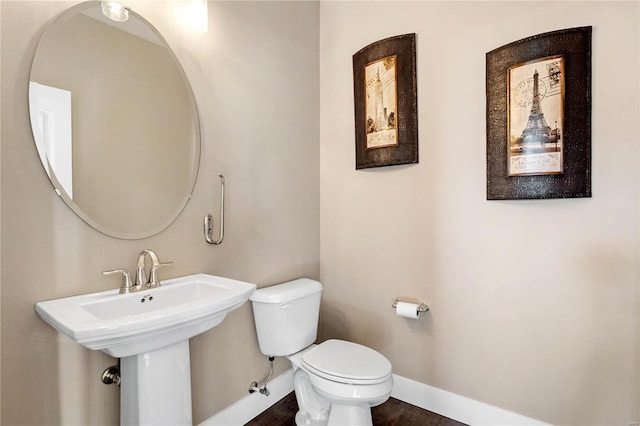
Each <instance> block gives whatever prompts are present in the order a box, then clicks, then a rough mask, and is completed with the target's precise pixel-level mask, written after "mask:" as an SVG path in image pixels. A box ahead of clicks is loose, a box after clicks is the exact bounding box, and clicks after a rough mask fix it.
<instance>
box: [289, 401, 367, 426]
mask: <svg viewBox="0 0 640 426" xmlns="http://www.w3.org/2000/svg"><path fill="white" fill-rule="evenodd" d="M325 425H326V426H345V425H349V426H372V425H373V419H372V418H371V406H370V405H369V404H362V405H340V404H335V403H334V404H331V409H330V411H329V418H328V419H327V418H326V417H325V418H315V419H314V418H312V417H311V416H310V415H309V413H305V412H302V411H298V412H297V413H296V426H325Z"/></svg>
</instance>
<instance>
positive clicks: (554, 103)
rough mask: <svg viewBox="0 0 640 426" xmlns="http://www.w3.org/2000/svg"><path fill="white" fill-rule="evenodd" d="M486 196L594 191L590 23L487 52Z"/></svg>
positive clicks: (542, 195)
mask: <svg viewBox="0 0 640 426" xmlns="http://www.w3.org/2000/svg"><path fill="white" fill-rule="evenodd" d="M486 90H487V199H488V200H513V199H540V198H578V197H590V196H591V27H581V28H572V29H566V30H560V31H554V32H550V33H544V34H540V35H536V36H533V37H529V38H526V39H523V40H519V41H516V42H514V43H511V44H508V45H505V46H502V47H500V48H498V49H495V50H493V51H491V52H489V53H487V88H486Z"/></svg>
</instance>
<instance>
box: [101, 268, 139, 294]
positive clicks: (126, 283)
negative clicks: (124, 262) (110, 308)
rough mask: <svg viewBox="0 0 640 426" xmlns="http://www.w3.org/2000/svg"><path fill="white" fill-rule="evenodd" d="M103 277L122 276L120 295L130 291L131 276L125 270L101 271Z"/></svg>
mask: <svg viewBox="0 0 640 426" xmlns="http://www.w3.org/2000/svg"><path fill="white" fill-rule="evenodd" d="M102 274H103V275H112V274H122V285H121V286H120V294H126V293H129V292H130V291H131V289H132V287H133V286H132V285H131V274H130V273H129V271H127V270H126V269H112V270H110V271H102Z"/></svg>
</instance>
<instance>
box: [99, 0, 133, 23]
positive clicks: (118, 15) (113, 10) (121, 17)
mask: <svg viewBox="0 0 640 426" xmlns="http://www.w3.org/2000/svg"><path fill="white" fill-rule="evenodd" d="M101 3H102V13H103V14H104V16H106V17H107V18H109V19H111V20H113V21H116V22H125V21H126V20H127V19H129V8H128V7H126V6H124V5H122V4H120V3H118V2H117V1H111V0H102V2H101Z"/></svg>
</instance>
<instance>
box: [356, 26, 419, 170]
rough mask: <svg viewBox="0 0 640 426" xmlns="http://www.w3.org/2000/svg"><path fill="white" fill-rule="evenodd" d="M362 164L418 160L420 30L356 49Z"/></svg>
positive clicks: (358, 144) (358, 158)
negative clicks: (417, 71)
mask: <svg viewBox="0 0 640 426" xmlns="http://www.w3.org/2000/svg"><path fill="white" fill-rule="evenodd" d="M353 84H354V102H355V105H354V110H355V140H356V169H365V168H370V167H381V166H393V165H398V164H410V163H417V162H418V111H417V110H418V108H417V88H416V36H415V34H405V35H400V36H395V37H390V38H386V39H384V40H380V41H377V42H375V43H372V44H370V45H368V46H366V47H365V48H363V49H361V50H360V51H358V52H357V53H356V54H354V55H353Z"/></svg>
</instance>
